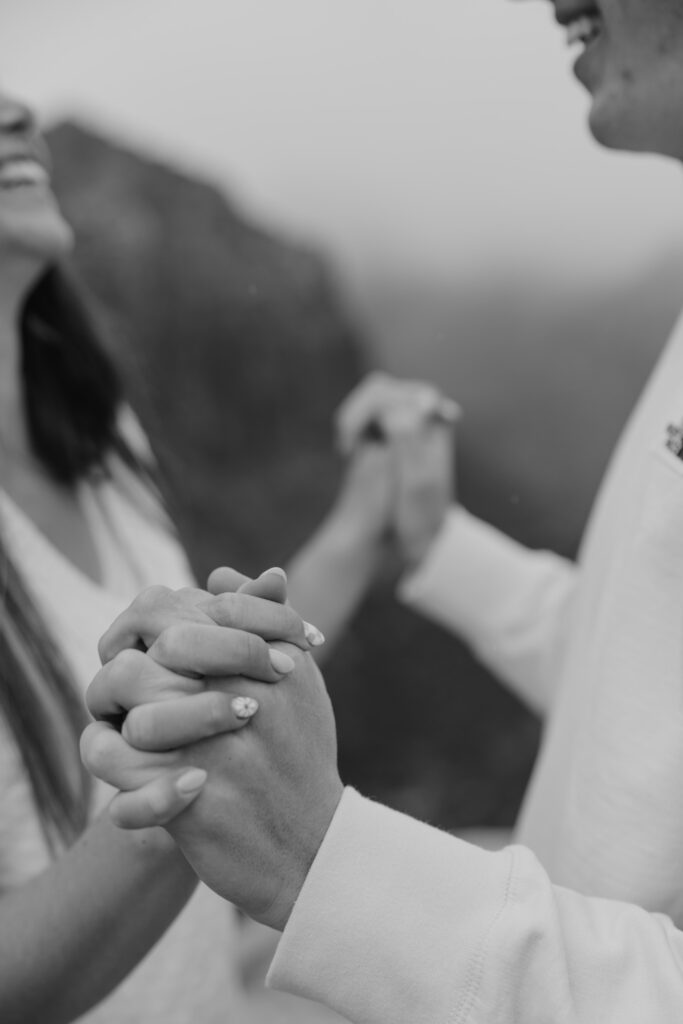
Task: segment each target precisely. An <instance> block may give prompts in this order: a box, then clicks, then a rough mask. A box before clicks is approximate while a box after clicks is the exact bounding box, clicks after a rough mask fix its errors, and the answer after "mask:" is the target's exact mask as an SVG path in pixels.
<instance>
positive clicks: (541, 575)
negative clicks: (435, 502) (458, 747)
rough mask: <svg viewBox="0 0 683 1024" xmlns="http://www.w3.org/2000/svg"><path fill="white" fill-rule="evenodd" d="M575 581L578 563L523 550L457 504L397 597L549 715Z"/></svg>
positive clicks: (526, 701) (403, 582) (404, 581)
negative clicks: (459, 641) (447, 632)
mask: <svg viewBox="0 0 683 1024" xmlns="http://www.w3.org/2000/svg"><path fill="white" fill-rule="evenodd" d="M576 580H577V572H576V567H575V566H574V564H573V563H572V562H569V561H567V560H566V559H564V558H560V557H559V556H558V555H554V554H552V553H551V552H548V551H532V550H530V549H528V548H525V547H523V546H522V545H521V544H518V543H517V542H516V541H513V540H511V539H510V538H509V537H506V536H505V534H503V533H501V532H500V531H499V530H496V529H495V528H494V527H492V526H489V525H488V524H487V523H484V522H483V521H482V520H480V519H477V518H475V517H474V516H472V515H470V514H469V513H468V512H466V511H465V509H463V508H462V507H461V506H457V507H453V508H452V509H451V510H450V512H449V513H448V514H447V516H446V519H445V522H444V524H443V527H442V529H441V531H440V533H439V534H438V536H437V538H436V539H435V541H434V543H433V544H432V546H431V548H430V550H429V551H428V553H427V555H426V557H425V559H424V560H423V561H422V563H421V564H420V566H418V568H417V569H416V570H415V571H414V572H413V573H412V574H410V575H409V576H407V577H404V578H403V580H402V581H401V583H400V585H399V590H398V595H399V598H400V599H401V600H402V601H403V602H404V603H405V604H406V605H408V606H409V607H411V608H413V609H414V610H415V611H419V612H421V613H422V614H424V615H425V616H427V617H428V618H431V619H433V620H434V621H435V622H437V623H439V624H440V625H441V626H444V627H445V628H446V629H448V630H450V631H451V632H454V633H457V634H458V635H459V636H460V637H461V638H462V639H463V640H464V641H465V642H466V643H467V644H469V646H470V647H471V648H472V650H473V652H474V654H476V656H477V657H478V658H479V659H480V660H481V661H482V663H483V664H485V665H486V666H487V668H489V669H490V670H491V671H492V672H493V673H494V674H495V675H496V676H498V678H499V679H501V680H502V681H503V682H504V683H506V684H507V685H508V686H509V687H510V688H511V689H512V690H514V691H515V692H516V693H517V695H518V696H519V697H520V698H521V699H522V700H524V701H525V703H527V704H528V705H529V706H530V707H531V708H533V710H535V711H537V712H538V713H540V714H546V713H547V712H548V711H549V709H550V706H551V704H552V700H553V693H554V685H555V682H556V680H557V677H558V674H559V663H560V658H561V654H562V642H563V638H564V637H566V634H567V616H568V615H569V614H570V609H571V604H572V597H573V595H574V592H575V589H576Z"/></svg>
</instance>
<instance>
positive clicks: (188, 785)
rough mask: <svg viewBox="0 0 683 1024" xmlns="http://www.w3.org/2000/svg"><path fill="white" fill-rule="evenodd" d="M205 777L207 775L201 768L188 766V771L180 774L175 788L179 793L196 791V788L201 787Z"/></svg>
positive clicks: (185, 793)
mask: <svg viewBox="0 0 683 1024" xmlns="http://www.w3.org/2000/svg"><path fill="white" fill-rule="evenodd" d="M207 778H208V775H207V773H206V772H205V771H204V769H203V768H190V770H189V771H188V772H185V774H184V775H181V776H180V778H179V779H178V781H177V782H176V784H175V788H176V789H177V790H178V792H179V793H183V794H184V795H186V796H187V795H188V794H189V793H196V791H197V790H198V789H201V788H202V786H203V785H204V783H205V782H206V780H207Z"/></svg>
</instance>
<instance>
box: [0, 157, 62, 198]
mask: <svg viewBox="0 0 683 1024" xmlns="http://www.w3.org/2000/svg"><path fill="white" fill-rule="evenodd" d="M49 180H50V179H49V175H48V173H47V171H46V170H45V168H44V167H43V165H42V164H41V163H40V162H39V161H38V160H36V159H35V158H33V157H27V156H12V157H7V158H5V159H4V160H0V189H3V190H4V189H8V190H9V189H16V188H26V187H35V186H39V185H47V184H48V183H49Z"/></svg>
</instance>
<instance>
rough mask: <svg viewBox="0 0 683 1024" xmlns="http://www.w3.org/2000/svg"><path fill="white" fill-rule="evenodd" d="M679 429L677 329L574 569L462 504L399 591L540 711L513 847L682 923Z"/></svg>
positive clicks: (681, 345)
mask: <svg viewBox="0 0 683 1024" xmlns="http://www.w3.org/2000/svg"><path fill="white" fill-rule="evenodd" d="M681 423H683V321H682V322H681V323H679V325H678V327H677V328H676V330H675V331H674V334H673V337H672V339H671V341H670V343H669V345H668V347H667V349H666V350H665V352H664V354H663V355H662V357H661V359H660V361H659V363H658V365H657V368H656V369H655V372H654V374H653V376H652V378H651V380H650V382H649V384H648V386H647V387H646V389H645V392H644V394H643V396H642V398H641V400H640V402H639V404H638V406H637V407H636V409H635V411H634V413H633V415H632V417H631V420H630V422H629V424H628V426H627V428H626V430H625V431H624V434H623V436H622V439H621V441H620V443H619V445H618V447H617V450H616V453H615V455H614V457H613V459H612V462H611V465H610V467H609V470H608V472H607V474H606V477H605V480H604V482H603V485H602V488H601V491H600V494H599V497H598V500H597V502H596V505H595V508H594V510H593V513H592V515H591V519H590V522H589V526H588V529H587V532H586V536H585V538H584V541H583V544H582V547H581V552H580V556H579V562H578V566H574V565H573V564H571V563H568V562H566V561H564V560H563V559H560V558H558V557H556V556H555V555H552V554H548V553H547V552H531V551H528V550H527V549H525V548H523V547H521V546H520V545H519V544H516V543H515V542H513V541H511V540H510V539H509V538H507V537H505V536H503V535H502V534H501V533H499V532H498V531H497V530H494V529H492V528H491V527H490V526H487V525H486V524H484V523H482V522H480V521H479V520H476V519H474V518H473V517H472V516H470V515H468V514H467V513H466V512H465V511H464V510H462V509H458V510H454V511H453V512H452V513H451V515H450V516H449V517H448V521H447V522H446V524H445V526H444V529H443V531H442V533H441V535H440V537H439V538H438V539H437V542H436V544H435V545H434V547H433V549H432V551H431V552H430V553H429V556H428V558H427V560H426V562H425V563H424V565H423V566H422V567H421V569H420V570H419V571H418V572H417V574H415V576H414V577H413V578H412V579H410V580H408V581H407V582H406V583H405V584H404V586H403V588H402V594H403V597H404V598H405V600H407V601H408V602H409V603H410V604H412V605H413V606H414V607H416V608H419V609H422V610H423V611H425V612H426V613H427V614H430V615H431V616H433V617H434V618H435V619H437V620H439V621H440V622H442V623H443V624H444V625H446V626H447V627H448V628H450V629H452V630H454V631H457V632H458V633H459V634H460V635H461V636H463V637H464V638H465V639H466V640H467V641H468V642H469V643H470V644H471V645H472V647H473V649H474V650H475V651H476V653H477V654H478V655H479V657H480V658H481V659H482V660H483V661H484V662H485V663H486V664H488V665H489V666H490V667H491V668H492V669H493V670H494V672H496V673H497V674H498V675H499V677H500V678H501V679H503V680H504V681H506V682H507V683H508V684H509V685H510V686H511V687H512V688H513V689H515V690H516V691H517V692H518V694H520V695H521V696H522V697H523V698H524V699H526V700H527V701H528V703H530V704H531V705H532V706H533V707H535V708H537V709H539V710H541V711H542V712H544V713H545V714H546V724H545V730H544V737H543V744H542V748H541V752H540V755H539V758H538V760H537V763H536V767H535V770H534V774H533V777H532V780H531V783H530V786H529V788H528V791H527V794H526V798H525V801H524V805H523V808H522V813H521V816H520V820H519V822H518V826H517V830H516V834H515V841H517V842H519V843H522V844H523V845H524V846H528V847H529V848H530V849H531V850H533V852H534V853H535V854H536V856H537V857H538V858H539V860H540V861H541V863H542V864H543V867H544V868H545V869H546V871H547V872H548V874H549V875H550V877H551V879H552V880H553V882H555V883H558V884H560V885H566V886H568V887H570V888H572V889H577V890H579V891H580V892H585V893H588V894H590V895H595V896H609V897H613V898H616V899H624V900H628V901H630V902H634V903H638V904H640V905H641V906H643V907H645V908H646V909H648V910H657V911H663V912H664V913H666V914H668V915H669V916H671V917H673V919H674V920H675V921H676V923H677V924H678V925H679V926H683V885H681V865H682V864H683V799H681V780H683V461H682V460H681V459H680V458H678V457H677V455H676V454H675V453H674V452H673V451H671V450H670V449H669V448H668V447H667V441H668V440H669V435H668V432H667V430H668V428H669V426H678V425H680V424H681ZM681 1019H682V1020H683V1013H682V1015H681Z"/></svg>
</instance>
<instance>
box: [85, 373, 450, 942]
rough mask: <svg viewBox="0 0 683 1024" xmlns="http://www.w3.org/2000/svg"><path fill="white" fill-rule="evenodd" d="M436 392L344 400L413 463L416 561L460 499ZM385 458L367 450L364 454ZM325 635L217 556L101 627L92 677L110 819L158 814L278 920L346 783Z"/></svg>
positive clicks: (90, 737)
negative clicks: (200, 571)
mask: <svg viewBox="0 0 683 1024" xmlns="http://www.w3.org/2000/svg"><path fill="white" fill-rule="evenodd" d="M440 403H441V399H440V398H439V396H438V395H437V394H436V392H434V391H433V389H427V388H424V387H423V386H421V385H418V386H415V385H405V384H397V383H396V382H392V381H390V380H388V379H386V378H382V377H374V378H371V379H370V381H369V382H368V383H366V384H365V385H364V386H362V387H361V388H360V389H359V390H358V391H357V392H356V394H355V395H354V397H353V401H352V402H351V403H350V404H348V405H347V406H346V407H345V408H343V409H342V416H341V430H340V433H341V436H342V439H343V438H344V437H345V438H346V442H347V444H348V445H352V444H358V443H364V442H360V441H359V435H360V434H361V432H362V431H363V430H364V428H365V426H366V425H367V422H368V420H369V418H370V416H371V415H372V416H374V415H375V414H376V411H377V409H378V408H379V409H380V411H381V412H382V427H383V429H384V433H385V434H388V435H391V436H390V438H389V439H390V440H391V441H392V443H393V444H394V445H395V452H396V457H397V458H398V460H399V461H401V462H402V463H403V464H404V465H406V466H407V467H408V470H409V471H410V472H411V473H412V474H413V480H412V481H411V486H410V487H408V488H407V489H406V492H405V493H406V494H408V495H409V501H408V502H407V503H406V504H405V505H404V519H403V524H402V534H403V541H404V546H405V547H407V548H409V549H410V550H408V551H406V552H405V554H406V556H407V557H406V561H407V562H410V561H411V560H414V558H415V555H416V554H418V551H419V553H421V551H422V549H423V548H424V546H425V545H426V544H427V543H428V542H429V541H430V540H431V537H432V535H433V533H434V531H435V530H436V529H437V528H438V525H439V522H440V520H441V518H442V515H443V512H444V511H445V507H446V505H447V503H448V500H449V498H450V487H449V480H448V474H449V472H450V465H451V455H450V437H449V426H450V423H449V420H452V419H453V418H454V415H457V411H454V409H453V408H452V407H451V406H449V405H448V404H446V406H445V407H444V406H443V405H442V404H440ZM423 422H424V424H425V429H422V423H423ZM418 427H419V429H417V428H418ZM372 443H374V442H371V444H372ZM417 456H419V457H417ZM380 457H381V458H383V459H384V460H385V461H386V456H385V455H381V453H380V452H379V451H377V452H376V454H375V455H374V456H373V452H372V449H371V448H370V450H369V452H368V459H370V460H372V459H373V458H374V459H375V461H377V460H378V458H380ZM362 461H363V460H361V462H360V465H361V467H362ZM372 468H373V470H374V476H375V478H376V476H377V469H378V466H377V465H375V466H374V467H372ZM432 478H433V479H432ZM424 480H426V481H427V483H428V486H424V485H423V483H422V481H424ZM386 501H387V498H386V496H385V498H384V499H383V504H384V503H385V502H386ZM397 506H398V508H399V512H400V506H401V503H400V502H398V503H397ZM350 518H352V517H350ZM399 532H400V531H399ZM406 541H408V542H409V543H407V544H406V543H405V542H406ZM411 555H412V556H413V558H412V559H411V558H410V556H411ZM331 586H334V581H331ZM322 643H323V638H322V635H321V634H320V633H319V632H318V631H317V630H316V628H315V627H314V626H311V625H310V624H309V623H306V622H304V621H303V619H302V618H301V617H300V616H299V615H298V614H297V612H296V611H295V610H294V609H293V608H292V607H290V606H289V605H288V604H287V580H286V576H285V574H284V572H283V571H282V570H269V571H267V572H266V573H264V574H263V575H262V576H260V577H259V578H257V579H256V580H251V579H248V578H247V577H245V576H242V575H240V574H239V573H236V572H235V571H233V570H230V569H219V570H216V571H215V572H214V573H213V574H212V576H211V577H210V579H209V583H208V589H207V590H206V591H203V590H199V589H185V590H181V591H176V592H173V591H170V590H168V589H166V588H163V587H156V588H152V589H150V590H147V591H145V592H143V594H141V595H140V596H139V597H138V598H137V599H136V600H135V601H134V602H133V603H132V605H131V606H130V607H129V608H128V609H127V610H126V611H125V612H124V613H123V614H122V615H121V616H120V617H119V618H118V619H117V620H116V622H115V623H114V624H113V626H112V627H111V628H110V629H109V631H108V632H107V633H106V634H105V636H104V637H103V638H102V641H101V644H100V655H101V659H102V663H103V667H102V669H101V670H100V672H99V673H98V675H97V676H96V678H95V679H94V680H93V682H92V684H91V686H90V689H89V691H88V698H87V699H88V706H89V709H90V711H91V713H92V715H93V717H94V718H95V719H96V721H95V722H94V723H93V724H91V725H90V726H89V727H88V728H87V729H86V731H85V733H84V735H83V739H82V744H81V747H82V756H83V760H84V763H85V764H86V766H87V767H88V768H89V770H90V771H91V772H92V773H93V774H94V775H95V776H97V777H99V778H100V779H102V780H104V781H105V782H107V783H109V784H110V785H112V786H113V787H115V788H116V789H117V790H119V793H118V794H117V795H116V796H115V797H114V799H113V801H112V804H111V806H110V814H111V815H112V817H113V819H114V821H115V822H116V823H117V824H119V825H120V826H122V827H124V828H147V827H158V826H163V827H164V828H165V829H166V830H167V831H168V832H169V833H170V835H171V836H172V837H173V839H174V840H175V841H176V843H177V844H178V846H179V847H180V849H181V850H182V852H183V854H184V855H185V857H186V859H187V861H188V862H189V863H190V865H191V866H192V868H193V869H194V871H195V872H196V874H197V876H198V877H199V878H200V879H201V880H202V881H204V882H205V883H206V884H207V885H209V886H210V887H211V888H212V889H214V890H215V891H216V892H217V893H219V895H221V896H223V897H224V898H226V899H227V900H229V901H230V902H232V903H234V904H236V905H238V906H239V907H241V908H242V909H243V910H244V911H245V912H246V913H247V914H248V915H249V916H250V917H252V918H254V919H255V920H258V921H260V922H262V923H264V924H267V925H270V926H271V927H274V928H277V929H282V928H284V926H285V924H286V923H287V920H288V917H289V914H290V912H291V909H292V907H293V905H294V903H295V901H296V898H297V896H298V893H299V891H300V889H301V887H302V885H303V882H304V880H305V878H306V875H307V873H308V870H309V868H310V865H311V863H312V861H313V859H314V857H315V855H316V853H317V851H318V849H319V847H320V844H321V842H322V840H323V838H324V836H325V833H326V831H327V828H328V826H329V824H330V822H331V820H332V818H333V816H334V812H335V810H336V808H337V805H338V803H339V800H340V799H341V795H342V791H343V786H342V782H341V780H340V777H339V773H338V769H337V740H336V730H335V722H334V715H333V712H332V706H331V703H330V700H329V697H328V695H327V691H326V689H325V685H324V682H323V679H322V676H321V674H320V671H319V669H318V667H317V665H316V662H315V661H314V659H313V657H312V653H311V652H312V651H314V650H315V649H316V647H320V645H321V644H322ZM359 713H361V712H360V711H359ZM121 722H123V724H122V725H121ZM119 727H120V728H119Z"/></svg>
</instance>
